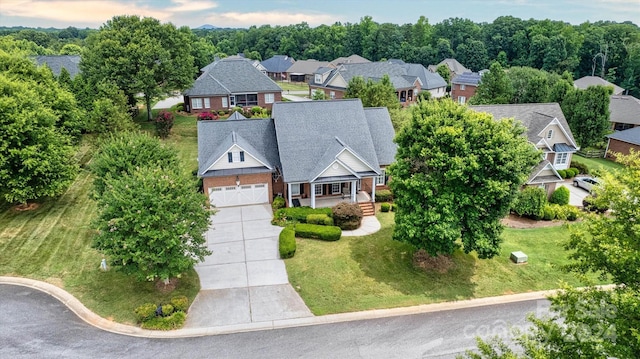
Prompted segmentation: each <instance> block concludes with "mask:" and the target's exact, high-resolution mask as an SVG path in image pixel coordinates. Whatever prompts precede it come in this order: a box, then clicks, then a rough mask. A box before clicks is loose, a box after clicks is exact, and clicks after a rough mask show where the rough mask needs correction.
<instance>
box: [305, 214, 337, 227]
mask: <svg viewBox="0 0 640 359" xmlns="http://www.w3.org/2000/svg"><path fill="white" fill-rule="evenodd" d="M307 223H309V224H321V225H324V226H333V218H331V217H329V216H327V215H326V214H310V215H308V216H307Z"/></svg>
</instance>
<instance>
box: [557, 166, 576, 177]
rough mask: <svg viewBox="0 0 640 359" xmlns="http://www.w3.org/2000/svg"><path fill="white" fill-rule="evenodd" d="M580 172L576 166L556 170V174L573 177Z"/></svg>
mask: <svg viewBox="0 0 640 359" xmlns="http://www.w3.org/2000/svg"><path fill="white" fill-rule="evenodd" d="M578 173H580V170H578V169H577V168H567V169H566V170H558V174H559V175H560V177H562V178H573V177H575V176H577V175H578Z"/></svg>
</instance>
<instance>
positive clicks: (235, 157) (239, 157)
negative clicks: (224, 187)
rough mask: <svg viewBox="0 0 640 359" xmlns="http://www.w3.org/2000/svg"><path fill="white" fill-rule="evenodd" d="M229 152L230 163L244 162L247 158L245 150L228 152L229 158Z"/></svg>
mask: <svg viewBox="0 0 640 359" xmlns="http://www.w3.org/2000/svg"><path fill="white" fill-rule="evenodd" d="M229 153H231V162H229V163H240V162H244V159H245V156H246V154H245V153H244V151H234V152H227V160H228V158H229Z"/></svg>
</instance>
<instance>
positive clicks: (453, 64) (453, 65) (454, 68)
mask: <svg viewBox="0 0 640 359" xmlns="http://www.w3.org/2000/svg"><path fill="white" fill-rule="evenodd" d="M440 65H446V66H447V67H448V68H449V71H451V72H453V73H455V74H458V75H461V74H463V73H465V72H471V70H469V69H468V68H466V67H464V66H463V65H462V64H461V63H459V62H458V60H456V59H444V60H442V61H440V62H439V63H438V64H437V65H429V71H431V72H436V71H437V69H438V66H440Z"/></svg>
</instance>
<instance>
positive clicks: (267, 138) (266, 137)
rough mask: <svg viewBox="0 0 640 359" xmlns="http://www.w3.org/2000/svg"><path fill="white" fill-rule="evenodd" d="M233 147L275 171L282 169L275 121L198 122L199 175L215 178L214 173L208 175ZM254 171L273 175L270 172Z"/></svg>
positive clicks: (262, 169) (238, 171) (264, 169)
mask: <svg viewBox="0 0 640 359" xmlns="http://www.w3.org/2000/svg"><path fill="white" fill-rule="evenodd" d="M233 143H236V144H237V145H238V146H240V147H242V148H244V150H245V151H247V153H248V154H250V155H252V156H255V157H256V158H257V159H258V160H260V161H262V162H263V163H265V164H267V165H269V166H270V167H272V168H276V167H279V166H280V160H279V157H278V144H277V142H276V135H275V126H274V123H273V120H271V119H254V120H235V121H224V120H219V121H198V174H199V175H201V176H204V177H207V176H211V175H213V174H214V173H210V172H207V173H205V171H206V170H207V168H209V167H210V166H211V164H213V163H214V162H215V160H216V159H218V158H220V156H223V155H224V153H225V152H226V151H227V150H228V149H229V148H230V147H231V146H232V144H233ZM253 170H254V172H255V170H260V171H270V170H269V169H267V168H261V169H255V168H254V169H253ZM233 171H237V173H238V174H239V173H249V172H246V171H248V170H247V169H244V170H242V171H244V172H242V171H240V170H231V172H233ZM226 172H229V171H226ZM234 173H235V172H234ZM234 173H228V174H234ZM215 174H217V175H220V174H222V173H215Z"/></svg>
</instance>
